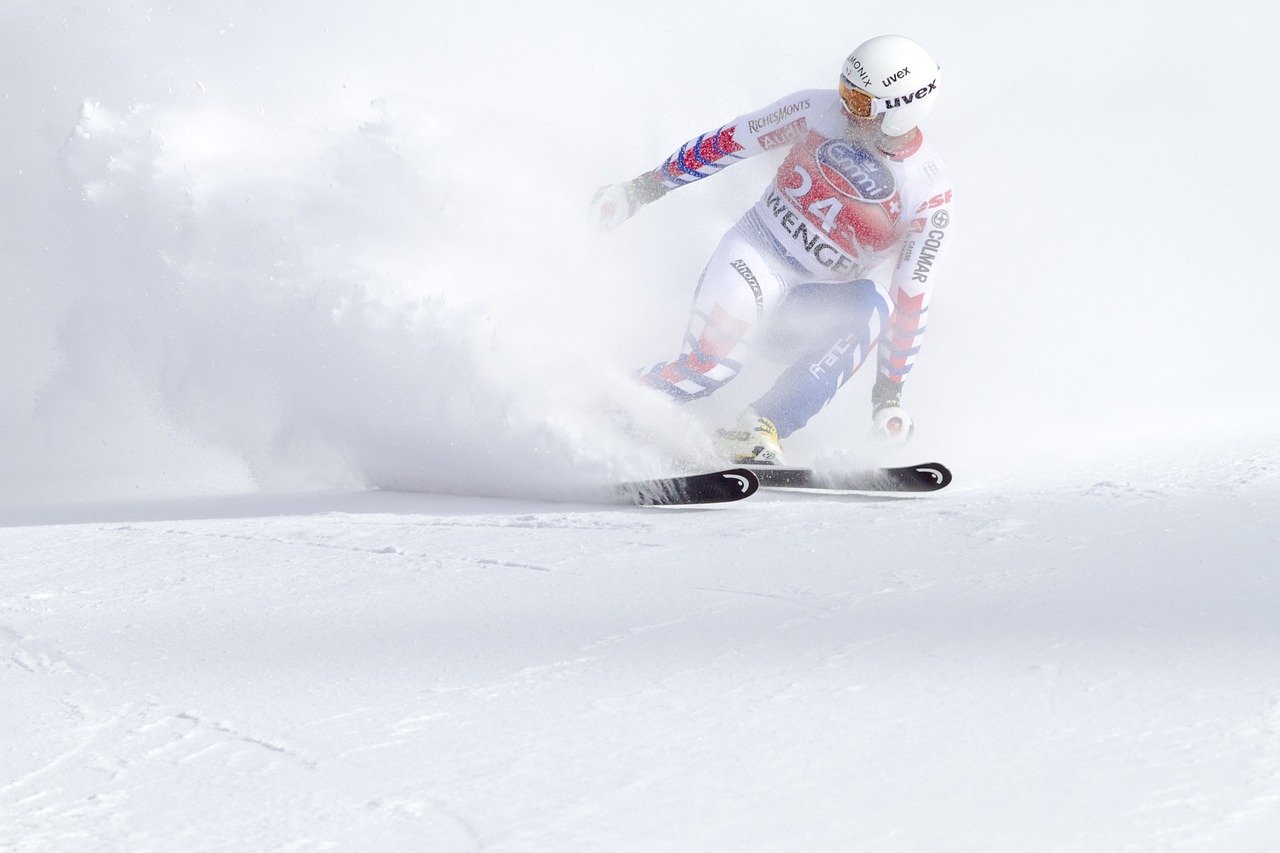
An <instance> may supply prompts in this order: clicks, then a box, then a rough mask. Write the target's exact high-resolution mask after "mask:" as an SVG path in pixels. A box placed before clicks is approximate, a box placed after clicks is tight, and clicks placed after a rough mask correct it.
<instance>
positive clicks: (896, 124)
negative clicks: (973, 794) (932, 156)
mask: <svg viewBox="0 0 1280 853" xmlns="http://www.w3.org/2000/svg"><path fill="white" fill-rule="evenodd" d="M941 82H942V69H940V68H939V67H938V63H936V62H934V61H933V57H931V56H930V55H929V54H928V52H927V51H926V50H925V49H924V48H923V47H921V46H920V45H918V44H916V43H915V42H913V41H912V40H911V39H909V38H905V37H903V36H877V37H876V38H873V39H871V40H870V41H865V42H863V43H862V44H860V45H858V46H857V47H856V48H854V50H853V53H851V54H849V58H848V59H846V60H845V61H844V69H843V70H842V71H841V72H840V98H841V99H842V100H843V101H844V106H845V109H847V110H848V111H849V113H850V114H851V115H853V116H856V117H857V118H872V117H873V116H877V115H883V116H884V119H883V120H882V121H881V124H880V129H881V130H882V131H884V133H885V135H886V136H902V135H903V134H904V133H910V132H911V129H912V128H914V127H915V126H916V125H918V124H920V122H921V120H923V119H924V117H925V116H926V115H927V114H928V113H929V111H930V110H931V109H933V104H934V101H936V100H937V99H938V84H939V83H941Z"/></svg>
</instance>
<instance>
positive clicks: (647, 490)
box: [617, 468, 760, 506]
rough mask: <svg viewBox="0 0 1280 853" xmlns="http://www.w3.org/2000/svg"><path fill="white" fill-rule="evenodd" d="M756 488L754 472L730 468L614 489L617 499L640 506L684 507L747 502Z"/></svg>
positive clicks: (634, 483)
mask: <svg viewBox="0 0 1280 853" xmlns="http://www.w3.org/2000/svg"><path fill="white" fill-rule="evenodd" d="M758 488H760V480H759V478H758V477H757V476H756V473H755V472H754V471H751V470H748V469H746V468H730V469H728V470H726V471H714V472H712V473H710V474H689V475H687V476H683V477H664V478H661V479H657V480H636V481H634V482H630V483H622V484H621V485H619V486H618V487H617V494H618V497H619V499H621V500H622V501H623V502H625V503H633V504H638V505H640V506H686V505H690V504H711V503H727V502H729V501H740V500H742V499H743V498H749V497H751V496H752V495H754V494H755V493H756V489H758Z"/></svg>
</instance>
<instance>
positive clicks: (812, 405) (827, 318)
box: [752, 279, 889, 438]
mask: <svg viewBox="0 0 1280 853" xmlns="http://www.w3.org/2000/svg"><path fill="white" fill-rule="evenodd" d="M778 314H779V317H778V323H779V326H780V327H781V329H782V331H783V333H784V334H786V335H788V336H792V335H802V336H803V338H804V340H805V341H811V342H813V343H812V345H810V346H807V347H805V351H804V354H803V355H802V356H801V357H800V358H798V359H797V360H796V361H795V362H794V363H792V365H791V366H790V367H788V368H787V369H786V370H784V371H783V372H782V375H781V376H779V377H778V379H777V381H776V382H774V383H773V387H772V388H770V389H769V391H768V392H767V393H765V395H764V396H763V397H761V398H760V399H759V400H757V401H756V402H755V403H754V404H753V405H752V408H753V409H754V410H755V411H756V412H758V413H759V414H760V416H761V417H764V418H768V419H769V420H770V421H772V422H773V424H774V426H776V427H777V432H778V436H779V437H780V438H786V437H787V436H788V435H791V433H793V432H795V431H796V430H798V429H800V428H801V427H803V426H804V425H805V424H807V423H808V422H809V419H810V418H812V417H813V416H814V415H816V414H817V413H818V412H819V411H821V409H822V407H823V406H825V405H826V404H827V403H828V402H830V401H831V398H832V397H834V396H835V393H836V391H838V390H839V389H840V386H841V385H843V384H844V383H845V382H846V381H847V380H848V379H849V377H851V376H853V374H854V373H855V372H856V371H857V370H858V368H859V367H860V366H861V365H862V363H863V361H865V360H866V358H867V356H868V355H869V354H870V351H871V350H872V348H873V347H874V346H875V344H876V341H877V340H879V338H880V330H881V328H882V327H883V325H884V323H885V322H886V321H887V319H888V316H889V298H888V295H887V294H886V293H885V292H884V289H883V288H882V287H880V286H879V285H877V284H876V283H875V282H874V281H871V280H870V279H860V280H858V281H851V282H844V283H839V284H806V285H802V286H800V287H797V288H795V289H794V290H793V291H792V292H791V293H790V294H788V296H787V299H786V301H785V302H784V303H783V304H782V306H781V308H780V310H779V312H778Z"/></svg>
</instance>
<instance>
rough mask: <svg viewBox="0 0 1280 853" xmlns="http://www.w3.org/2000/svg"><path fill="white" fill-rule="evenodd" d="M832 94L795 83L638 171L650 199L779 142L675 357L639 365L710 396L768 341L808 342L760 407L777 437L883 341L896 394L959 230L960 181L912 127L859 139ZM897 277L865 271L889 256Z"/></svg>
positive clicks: (654, 377)
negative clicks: (773, 169) (955, 192)
mask: <svg viewBox="0 0 1280 853" xmlns="http://www.w3.org/2000/svg"><path fill="white" fill-rule="evenodd" d="M860 139H861V137H860V136H859V134H858V133H857V132H855V130H854V125H853V123H852V122H851V121H850V119H849V117H848V116H847V114H846V113H845V112H844V110H843V108H842V104H841V101H840V96H839V94H838V93H837V92H836V91H835V90H826V89H812V90H805V91H801V92H796V93H795V94H793V95H789V96H788V97H786V98H783V99H782V100H780V101H777V102H775V103H772V104H770V105H769V106H767V107H765V108H764V109H761V110H758V111H756V112H752V113H748V114H746V115H743V116H741V117H739V118H737V119H735V120H734V121H732V122H730V123H729V124H727V125H725V126H724V127H721V128H719V129H718V130H714V131H712V132H710V133H705V134H703V135H701V136H699V137H697V138H696V139H693V140H690V141H689V142H688V143H686V144H685V145H683V146H681V147H680V150H679V151H677V152H676V153H675V154H673V155H671V157H669V158H668V159H667V160H666V162H665V163H663V164H662V165H661V166H660V167H658V168H657V169H655V170H653V172H651V173H646V175H642V176H641V177H640V178H639V179H637V180H639V181H641V182H644V181H650V182H652V183H651V184H650V186H651V187H652V189H653V190H654V192H653V195H654V196H655V197H656V196H659V195H661V194H663V193H665V192H666V191H668V190H671V189H675V188H678V187H681V186H684V185H686V184H691V183H693V182H695V181H698V180H701V179H702V178H706V177H710V176H711V175H714V174H715V173H716V172H719V171H720V170H722V169H724V168H727V167H728V166H731V165H733V164H734V163H736V162H738V161H739V160H745V159H746V158H748V157H751V156H754V155H756V154H761V153H763V152H765V151H769V150H771V149H775V148H784V147H786V148H789V151H788V153H787V156H786V159H785V160H784V161H783V163H782V165H781V166H779V168H778V171H777V174H776V176H775V178H774V181H773V183H772V184H771V185H770V187H769V188H768V189H767V190H766V191H765V193H764V195H763V196H762V197H761V199H760V201H758V202H756V204H755V205H754V206H753V207H752V208H751V209H750V210H748V211H747V213H746V214H745V215H744V216H743V217H742V218H741V219H740V220H739V221H738V222H737V224H736V225H735V226H734V227H733V228H732V229H731V230H730V231H729V232H728V233H727V234H725V235H724V237H723V238H722V239H721V241H720V245H719V246H718V247H717V249H716V251H715V253H714V254H713V255H712V257H711V260H710V262H709V263H708V264H707V267H706V269H705V270H704V271H703V274H702V278H701V279H700V281H699V283H698V289H697V292H696V294H695V296H694V305H693V311H692V314H691V316H690V319H689V325H688V328H687V331H686V333H685V338H684V345H683V348H682V351H681V353H680V356H679V357H678V358H676V359H675V360H673V361H668V362H662V363H659V364H656V365H654V366H653V367H650V368H649V369H647V370H645V371H642V372H641V379H642V381H643V382H645V383H646V384H648V385H650V386H652V387H653V388H656V389H658V390H660V391H663V392H665V393H667V394H669V395H670V396H672V397H674V398H676V399H678V400H688V399H693V398H696V397H701V396H705V395H707V394H710V393H712V392H713V391H716V390H718V389H719V388H721V387H722V386H723V385H724V384H725V383H727V382H728V381H730V380H731V379H733V378H734V376H736V375H737V374H738V372H739V371H740V370H741V368H742V365H743V363H744V360H745V358H746V356H747V352H748V350H749V349H750V347H751V346H752V345H753V344H754V343H757V342H758V341H759V340H760V339H761V337H762V335H763V336H764V338H765V340H769V341H773V340H775V339H789V340H790V341H791V342H792V343H793V344H794V343H795V342H796V341H797V340H799V341H802V342H803V343H802V345H801V349H802V352H800V353H799V355H798V357H796V358H794V360H793V363H792V364H791V366H790V367H789V368H788V369H786V370H785V371H784V372H783V373H782V375H781V376H780V377H779V378H778V380H777V382H776V383H775V384H774V386H773V387H772V388H771V389H770V391H769V392H768V393H766V394H765V396H764V397H762V398H761V399H760V400H758V401H756V403H755V404H753V408H754V409H755V410H756V411H757V412H758V413H759V414H761V415H763V416H764V417H768V418H769V419H771V420H772V421H773V422H774V424H775V425H776V426H777V428H778V433H779V435H780V436H782V437H785V436H787V435H790V434H791V433H792V432H794V431H795V430H797V429H799V428H800V427H802V426H804V425H805V423H807V422H808V420H809V419H810V418H811V417H812V416H813V415H815V414H816V413H817V412H818V411H819V410H820V409H821V408H822V407H823V406H825V405H826V404H827V403H828V402H829V401H830V400H831V398H832V397H833V396H834V394H835V392H836V391H837V390H838V389H839V387H840V386H841V385H843V384H844V382H845V381H846V380H848V379H849V377H850V376H852V375H853V373H854V372H855V371H856V370H857V369H858V367H860V366H861V364H862V362H863V361H864V360H865V359H866V357H867V356H868V354H869V353H870V351H871V350H872V349H874V348H875V347H876V346H877V345H878V346H879V376H878V378H877V381H876V383H875V391H874V392H873V396H874V397H876V398H879V399H881V400H896V399H898V397H899V395H900V393H901V388H902V383H903V382H904V381H905V379H906V377H907V374H908V373H909V372H910V371H911V367H912V365H913V364H914V362H915V359H916V355H917V354H918V353H919V351H920V343H921V340H922V339H923V337H924V332H925V327H926V324H927V320H928V312H929V297H930V293H931V291H932V289H933V286H934V284H935V283H936V281H937V276H938V271H939V267H940V265H941V264H942V261H943V256H944V254H945V251H946V250H947V248H948V247H949V246H950V244H951V242H952V240H953V237H952V234H953V231H954V227H955V226H954V223H955V216H954V208H953V203H952V190H951V185H950V181H949V180H948V177H947V174H946V168H945V166H944V165H943V163H942V161H941V159H939V157H938V155H937V153H936V152H935V151H934V149H933V147H932V145H930V144H928V143H927V142H925V141H924V137H923V135H922V134H920V132H919V131H918V130H917V131H914V132H913V133H912V134H909V135H908V136H907V137H906V138H905V139H902V138H899V139H895V140H893V141H894V142H895V143H898V146H897V147H896V148H895V149H894V150H892V151H885V150H880V149H878V148H876V147H875V146H874V145H873V144H871V143H869V142H866V141H860ZM895 256H896V258H897V263H896V265H895V267H894V270H893V273H892V275H891V276H890V279H889V282H888V286H887V287H886V286H884V285H882V284H880V283H878V282H875V281H873V280H871V279H870V278H867V277H866V276H867V274H868V272H869V271H870V270H872V269H873V268H875V267H877V266H879V265H880V264H881V263H882V262H883V261H885V260H886V259H888V258H890V257H895Z"/></svg>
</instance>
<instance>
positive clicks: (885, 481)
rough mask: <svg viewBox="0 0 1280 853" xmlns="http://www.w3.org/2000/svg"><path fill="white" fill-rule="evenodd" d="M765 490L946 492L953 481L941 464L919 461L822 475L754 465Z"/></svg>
mask: <svg viewBox="0 0 1280 853" xmlns="http://www.w3.org/2000/svg"><path fill="white" fill-rule="evenodd" d="M751 470H753V471H755V473H756V476H757V478H758V479H759V480H760V487H761V488H764V489H808V490H811V491H819V492H889V493H907V494H921V493H928V492H936V491H939V490H941V489H945V488H946V487H947V486H949V485H950V484H951V482H952V480H953V479H954V475H953V474H952V473H951V469H950V468H948V467H947V466H946V465H943V464H942V463H941V462H922V463H919V464H916V465H901V466H893V467H883V468H868V469H866V470H865V471H858V472H843V473H841V472H833V473H822V472H818V471H815V470H813V469H812V468H791V467H778V468H773V467H766V466H757V467H753V468H752V469H751Z"/></svg>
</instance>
